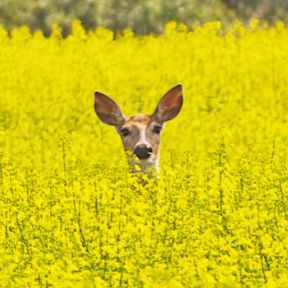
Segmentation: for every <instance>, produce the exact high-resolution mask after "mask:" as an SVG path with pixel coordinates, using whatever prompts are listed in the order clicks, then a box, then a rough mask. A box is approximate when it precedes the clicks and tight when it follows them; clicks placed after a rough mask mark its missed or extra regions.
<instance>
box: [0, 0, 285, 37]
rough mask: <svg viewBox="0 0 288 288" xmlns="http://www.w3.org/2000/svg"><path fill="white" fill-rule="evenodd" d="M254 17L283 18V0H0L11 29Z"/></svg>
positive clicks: (1, 19)
mask: <svg viewBox="0 0 288 288" xmlns="http://www.w3.org/2000/svg"><path fill="white" fill-rule="evenodd" d="M253 17H254V18H255V17H257V18H259V19H261V20H262V21H267V22H268V23H274V22H275V20H282V21H285V22H286V23H287V21H288V2H287V0H177V1H175V0H144V1H143V0H125V1H121V0H81V1H79V0H62V1H59V0H1V1H0V25H3V26H5V27H6V28H7V29H9V30H11V29H12V28H13V27H15V26H16V27H17V26H21V25H27V26H28V27H30V29H32V30H33V31H35V30H37V29H40V30H42V31H44V32H45V34H46V35H48V34H49V33H50V31H51V30H50V27H51V24H53V23H58V24H59V25H60V26H61V28H62V30H63V34H64V35H67V34H69V31H70V27H71V22H72V21H73V20H74V19H80V20H81V22H82V23H83V25H84V27H85V28H86V30H87V29H93V28H95V26H96V25H101V26H104V27H106V28H109V29H112V30H113V31H117V32H119V31H121V30H122V29H125V28H127V27H130V28H132V30H133V31H135V32H136V33H137V34H147V33H151V32H153V33H159V32H162V31H163V27H164V24H165V23H166V22H168V21H172V20H173V21H177V22H182V23H184V24H185V25H189V26H190V27H192V26H195V25H198V24H199V23H205V22H207V21H213V20H221V21H222V23H223V24H230V23H231V22H233V21H234V20H235V18H238V19H241V20H243V21H245V22H246V21H247V19H250V18H253Z"/></svg>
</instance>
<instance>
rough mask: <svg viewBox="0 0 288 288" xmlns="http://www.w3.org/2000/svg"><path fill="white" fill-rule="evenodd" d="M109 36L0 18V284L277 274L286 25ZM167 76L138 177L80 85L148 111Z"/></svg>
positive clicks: (283, 201) (207, 282)
mask: <svg viewBox="0 0 288 288" xmlns="http://www.w3.org/2000/svg"><path fill="white" fill-rule="evenodd" d="M113 39H114V36H113V33H112V32H111V31H109V30H105V29H103V28H97V30H96V31H95V32H91V33H89V34H87V33H85V32H84V30H83V28H82V27H81V26H80V25H79V23H78V22H76V23H75V24H74V26H73V33H72V35H70V36H69V37H67V38H65V39H62V37H61V35H60V32H59V29H58V28H57V26H54V28H53V33H52V35H51V37H49V38H45V37H43V35H42V34H41V33H39V32H38V33H35V34H31V33H30V31H29V30H28V29H27V28H21V29H18V30H14V31H13V33H12V36H11V37H8V36H7V32H6V31H5V30H3V29H2V30H0V69H1V73H0V87H1V96H0V125H1V126H0V141H1V142H0V145H1V148H0V149H1V150H0V255H1V257H0V286H1V287H33V286H34V287H35V286H36V287H38V286H39V287H153V288H154V287H173V288H174V287H260V286H261V287H262V286H265V287H286V286H287V285H288V275H287V269H288V255H287V246H288V238H287V225H288V216H287V213H288V206H287V205H288V202H287V201H288V195H287V189H288V169H287V168H288V166H287V155H288V154H287V152H288V151H287V150H288V148H287V147H288V135H287V122H288V113H287V109H288V98H287V87H288V66H287V61H288V54H287V51H288V29H287V27H285V26H284V25H283V24H281V23H278V24H277V25H276V26H275V27H270V28H268V27H259V26H257V21H256V20H255V21H253V22H251V24H250V26H249V28H248V29H245V28H243V27H242V26H241V24H239V23H235V24H234V26H233V29H231V30H230V31H227V32H225V33H223V31H222V30H221V24H220V23H219V22H214V23H207V24H205V25H204V26H203V27H197V28H196V29H195V30H194V31H193V32H190V31H188V30H187V28H186V27H185V26H183V25H176V24H175V23H169V24H168V25H167V26H166V30H165V34H163V35H160V36H143V37H139V36H137V37H135V36H134V35H133V33H132V32H131V31H130V30H126V31H125V32H124V33H123V36H121V37H118V38H117V39H116V40H113ZM177 82H182V83H183V86H184V100H185V102H184V107H183V110H182V111H181V113H180V115H179V116H178V117H177V118H176V119H175V120H173V121H171V122H170V123H167V125H166V127H165V129H164V131H163V132H162V143H161V144H162V149H161V150H162V151H161V159H160V161H161V176H160V178H159V179H158V180H155V179H152V180H150V181H149V180H147V181H148V183H147V185H145V186H143V185H141V182H139V181H138V179H137V178H135V176H133V175H131V174H129V173H128V168H127V163H126V160H125V156H124V153H123V152H122V147H121V143H120V139H119V137H118V136H117V135H116V133H115V131H114V129H113V128H112V127H109V126H106V125H104V124H103V123H101V122H100V121H99V120H98V118H97V117H96V115H95V113H94V110H93V91H94V90H96V89H97V90H100V91H103V92H105V93H107V94H108V95H111V96H112V97H113V98H114V99H115V100H116V101H117V102H118V103H119V104H120V106H121V107H122V109H123V111H124V112H125V113H126V114H127V115H132V114H135V113H139V112H144V113H151V112H152V111H153V110H154V108H155V105H156V103H157V102H158V99H159V97H160V96H161V95H162V93H164V92H165V91H167V90H168V89H169V88H170V87H172V86H173V85H174V84H176V83H177Z"/></svg>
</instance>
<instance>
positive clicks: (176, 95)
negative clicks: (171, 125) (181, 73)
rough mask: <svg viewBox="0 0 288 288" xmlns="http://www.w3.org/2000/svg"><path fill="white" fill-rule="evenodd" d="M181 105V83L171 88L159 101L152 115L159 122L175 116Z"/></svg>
mask: <svg viewBox="0 0 288 288" xmlns="http://www.w3.org/2000/svg"><path fill="white" fill-rule="evenodd" d="M182 105H183V93H182V85H181V84H178V85H176V86H174V87H173V88H171V89H170V90H169V91H168V92H167V93H166V94H165V95H164V96H163V97H162V98H161V99H160V101H159V103H158V106H157V107H156V109H155V111H154V113H153V116H154V117H155V118H156V119H157V120H158V121H160V122H165V121H169V120H171V119H173V118H175V117H176V116H177V115H178V113H179V112H180V110H181V107H182Z"/></svg>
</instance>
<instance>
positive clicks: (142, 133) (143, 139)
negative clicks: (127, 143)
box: [135, 125, 151, 147]
mask: <svg viewBox="0 0 288 288" xmlns="http://www.w3.org/2000/svg"><path fill="white" fill-rule="evenodd" d="M146 128H147V126H146V125H141V126H140V125H139V141H138V142H137V143H136V145H135V147H136V146H138V145H141V144H145V145H147V146H151V145H150V144H149V143H148V142H147V140H146Z"/></svg>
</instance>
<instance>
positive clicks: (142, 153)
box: [134, 144, 152, 159]
mask: <svg viewBox="0 0 288 288" xmlns="http://www.w3.org/2000/svg"><path fill="white" fill-rule="evenodd" d="M134 154H135V155H136V156H137V157H138V158H139V159H148V158H149V157H150V155H151V154H152V148H151V147H149V146H147V145H145V144H141V145H137V146H136V147H135V149H134Z"/></svg>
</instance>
